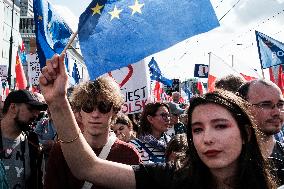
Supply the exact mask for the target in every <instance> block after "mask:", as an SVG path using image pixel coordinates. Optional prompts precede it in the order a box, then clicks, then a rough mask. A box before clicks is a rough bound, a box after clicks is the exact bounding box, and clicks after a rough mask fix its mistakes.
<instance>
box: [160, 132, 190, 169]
mask: <svg viewBox="0 0 284 189" xmlns="http://www.w3.org/2000/svg"><path fill="white" fill-rule="evenodd" d="M186 137H187V136H186V134H185V133H183V134H176V135H175V136H173V138H171V140H170V142H169V143H168V145H167V148H166V152H165V158H166V162H168V161H170V160H169V158H170V155H171V154H172V153H175V154H176V162H177V164H176V166H178V167H180V166H181V164H182V162H184V161H185V160H186V158H187V157H186V153H187V151H188V142H187V138H186Z"/></svg>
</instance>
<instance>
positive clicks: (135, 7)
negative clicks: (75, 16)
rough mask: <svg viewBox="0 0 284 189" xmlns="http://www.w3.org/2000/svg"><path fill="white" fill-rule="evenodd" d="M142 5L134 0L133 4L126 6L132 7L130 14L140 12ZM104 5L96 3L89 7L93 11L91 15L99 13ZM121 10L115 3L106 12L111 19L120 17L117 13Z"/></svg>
mask: <svg viewBox="0 0 284 189" xmlns="http://www.w3.org/2000/svg"><path fill="white" fill-rule="evenodd" d="M143 6H144V3H139V2H138V0H135V3H134V5H132V6H128V7H129V8H130V9H132V13H131V15H134V14H135V13H140V14H142V11H141V8H142V7H143ZM103 7H104V5H99V4H98V3H97V4H96V6H95V7H93V8H91V9H92V11H93V16H94V15H95V14H101V9H102V8H103ZM122 11H123V9H118V8H117V7H116V5H115V6H114V8H113V10H112V11H110V12H108V13H109V14H110V15H111V18H110V20H113V19H115V18H117V19H120V17H119V15H120V13H121V12H122Z"/></svg>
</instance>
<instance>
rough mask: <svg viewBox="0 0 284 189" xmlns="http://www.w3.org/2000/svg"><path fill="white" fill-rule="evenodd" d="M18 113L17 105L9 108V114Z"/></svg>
mask: <svg viewBox="0 0 284 189" xmlns="http://www.w3.org/2000/svg"><path fill="white" fill-rule="evenodd" d="M17 111H18V106H17V105H16V104H15V103H11V104H10V106H9V112H11V113H13V114H16V113H17Z"/></svg>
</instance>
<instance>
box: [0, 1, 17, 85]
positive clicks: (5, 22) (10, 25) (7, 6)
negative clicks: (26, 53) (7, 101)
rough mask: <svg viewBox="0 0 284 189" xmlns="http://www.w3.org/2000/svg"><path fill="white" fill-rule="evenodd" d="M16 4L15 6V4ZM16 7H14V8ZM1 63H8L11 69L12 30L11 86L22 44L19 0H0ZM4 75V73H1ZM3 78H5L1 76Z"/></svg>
mask: <svg viewBox="0 0 284 189" xmlns="http://www.w3.org/2000/svg"><path fill="white" fill-rule="evenodd" d="M13 4H14V6H13ZM13 7H14V8H13ZM0 15H1V18H0V27H1V28H0V44H1V46H0V52H1V56H0V65H7V69H9V68H8V67H9V49H10V39H11V32H12V37H13V38H12V39H13V43H12V61H11V75H12V77H11V87H13V85H14V80H15V69H14V68H15V63H16V53H17V50H18V47H19V45H20V44H21V36H20V33H19V23H20V7H19V1H15V0H14V1H12V0H0ZM12 15H13V20H12ZM1 76H2V75H1ZM1 80H4V79H3V77H1Z"/></svg>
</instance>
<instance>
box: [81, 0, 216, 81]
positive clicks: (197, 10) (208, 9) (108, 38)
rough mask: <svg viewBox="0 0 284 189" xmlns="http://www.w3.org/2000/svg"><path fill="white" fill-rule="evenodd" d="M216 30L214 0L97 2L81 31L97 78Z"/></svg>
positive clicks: (87, 58)
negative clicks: (195, 36)
mask: <svg viewBox="0 0 284 189" xmlns="http://www.w3.org/2000/svg"><path fill="white" fill-rule="evenodd" d="M217 26H219V22H218V19H217V17H216V15H215V12H214V9H213V7H212V5H211V3H210V0H190V1H189V0H155V1H153V0H131V1H130V0H120V1H114V0H94V1H92V2H91V4H90V5H89V6H88V8H87V9H86V11H85V12H84V13H82V14H81V16H80V22H79V26H78V28H79V41H80V46H81V50H82V54H83V57H84V60H85V62H86V65H87V68H88V71H89V74H90V78H91V79H95V78H96V77H98V76H100V75H102V74H104V73H107V72H110V71H112V70H116V69H119V68H122V67H126V66H127V65H129V64H133V63H136V62H138V61H140V60H142V59H144V58H145V57H147V56H149V55H151V54H154V53H156V52H159V51H162V50H164V49H167V48H169V47H171V46H172V45H175V44H176V43H179V42H181V41H183V40H185V39H187V38H190V37H192V36H194V35H197V34H200V33H203V32H207V31H209V30H211V29H213V28H215V27H217Z"/></svg>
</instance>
